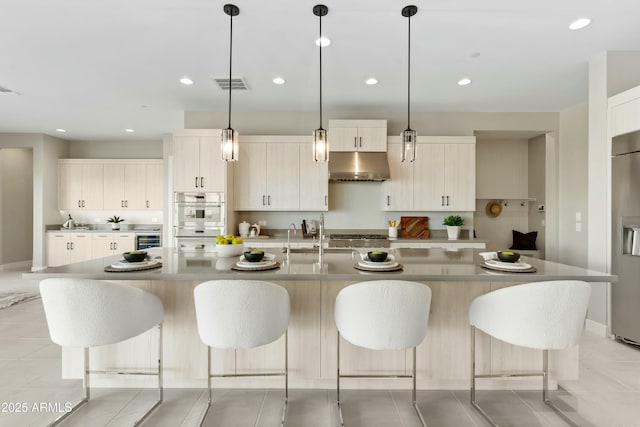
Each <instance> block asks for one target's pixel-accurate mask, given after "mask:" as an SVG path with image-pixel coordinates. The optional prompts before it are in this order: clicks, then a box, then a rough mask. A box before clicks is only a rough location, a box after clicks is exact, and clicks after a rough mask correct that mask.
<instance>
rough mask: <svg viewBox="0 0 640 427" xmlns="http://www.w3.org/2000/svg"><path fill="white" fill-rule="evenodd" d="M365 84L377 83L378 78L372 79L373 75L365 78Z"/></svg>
mask: <svg viewBox="0 0 640 427" xmlns="http://www.w3.org/2000/svg"><path fill="white" fill-rule="evenodd" d="M365 83H366V84H368V85H377V84H378V79H374V78H373V77H371V78H370V79H367V81H365Z"/></svg>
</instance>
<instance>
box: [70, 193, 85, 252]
mask: <svg viewBox="0 0 640 427" xmlns="http://www.w3.org/2000/svg"><path fill="white" fill-rule="evenodd" d="M82 207H83V208H84V200H83V201H82ZM71 247H72V248H73V245H71Z"/></svg>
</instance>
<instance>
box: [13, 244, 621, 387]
mask: <svg viewBox="0 0 640 427" xmlns="http://www.w3.org/2000/svg"><path fill="white" fill-rule="evenodd" d="M478 252H479V251H478V250H473V249H461V250H457V251H447V250H443V249H392V250H390V253H391V254H393V255H394V256H395V258H396V260H397V261H399V262H400V263H401V264H402V265H403V266H404V269H403V271H399V272H386V273H383V272H374V273H371V272H363V271H359V270H356V269H354V268H353V266H354V264H355V263H356V262H357V261H358V260H359V259H360V258H359V257H360V255H359V253H358V252H357V251H347V252H342V253H330V252H327V253H325V255H324V261H325V262H324V264H323V265H322V266H319V265H318V264H317V258H318V256H317V254H316V253H300V254H298V253H294V254H292V255H291V257H290V260H289V262H287V260H286V255H285V254H283V253H277V252H276V251H272V253H273V254H274V255H276V258H277V259H278V260H279V261H280V263H281V266H280V268H279V269H277V270H271V271H260V272H258V271H256V272H237V271H233V270H231V266H232V265H233V264H234V263H235V261H236V260H237V258H235V257H234V258H218V257H217V256H216V254H215V253H205V252H191V253H189V252H178V251H176V250H174V249H172V248H162V249H154V250H149V254H150V255H151V256H152V257H161V260H162V263H163V266H162V268H159V269H156V270H148V271H137V272H118V273H106V272H104V267H105V266H106V265H109V264H110V263H113V262H115V261H117V260H118V257H110V258H102V259H99V260H91V261H86V262H82V263H77V264H71V265H67V266H62V267H56V268H49V269H46V270H43V271H39V272H34V273H29V274H25V278H29V279H44V278H49V277H75V278H91V279H98V280H110V281H118V282H122V283H126V284H129V285H132V286H136V287H140V288H142V289H145V290H148V291H150V292H152V293H154V294H156V295H158V296H159V297H160V298H161V299H162V301H163V304H164V309H165V322H164V352H163V354H164V361H163V363H164V379H165V385H166V386H167V387H205V386H206V366H207V360H206V354H207V352H206V347H205V346H204V344H202V343H201V342H200V339H199V337H198V333H197V328H196V319H195V310H194V304H193V289H194V287H195V286H197V285H198V284H199V283H201V282H203V281H206V280H212V279H232V280H237V279H257V280H266V281H271V282H275V283H278V284H280V285H282V286H284V287H285V288H286V289H287V290H288V291H289V294H290V296H291V317H290V325H289V368H290V386H291V387H293V388H333V387H334V386H335V372H336V328H335V325H334V320H333V304H334V301H335V297H336V295H337V294H338V292H339V291H340V289H342V288H343V287H345V286H347V285H349V284H352V283H356V282H359V281H363V280H379V279H402V280H412V281H418V282H422V283H425V284H426V285H428V286H429V287H430V288H431V290H432V293H433V295H432V302H431V313H430V317H429V327H428V331H427V337H426V339H425V341H424V342H423V343H422V344H421V345H420V346H419V347H418V360H417V367H418V387H419V388H421V389H464V388H468V387H469V372H470V356H469V348H470V335H469V324H468V309H469V305H470V303H471V301H472V300H473V299H474V298H475V297H476V296H478V295H481V294H484V293H487V292H490V291H492V290H495V289H498V288H501V287H505V286H512V285H514V284H519V283H527V282H533V281H542V280H563V279H576V280H584V281H587V282H613V281H615V280H616V277H615V276H612V275H609V274H605V273H599V272H595V271H590V270H585V269H581V268H578V267H573V266H568V265H563V264H557V263H553V262H549V261H544V260H539V259H534V258H525V261H526V262H528V263H529V264H531V265H533V266H534V267H535V268H536V269H537V271H536V272H535V273H503V272H497V271H491V270H487V269H485V268H482V267H481V266H480V263H481V261H482V258H481V257H480V256H478ZM155 340H156V334H155V331H152V332H147V333H145V334H142V335H140V336H139V337H136V338H134V339H132V340H130V341H128V342H126V343H121V344H118V345H114V346H105V347H102V348H99V349H96V350H95V351H93V350H92V364H93V363H96V365H95V366H101V367H104V368H107V367H113V366H114V362H117V363H118V365H122V364H124V365H125V367H127V368H132V369H133V368H138V369H139V368H145V367H148V368H151V367H152V366H153V360H152V356H151V355H150V352H149V348H151V347H150V346H151V345H153V344H154V342H155ZM283 348H284V346H283V343H282V338H281V339H280V340H278V341H276V342H275V343H272V344H269V345H267V346H264V347H260V348H256V349H248V350H237V351H233V350H213V351H212V367H213V370H214V372H216V373H222V372H223V371H224V372H225V373H230V372H237V373H242V372H247V371H255V370H277V369H281V368H282V363H283V362H282V361H283V360H284V359H283ZM340 353H341V363H342V366H343V369H344V371H345V372H350V373H360V374H365V373H390V372H391V373H401V374H404V373H405V372H408V371H410V369H411V364H412V361H411V351H376V352H372V351H367V350H364V349H360V348H358V347H355V346H352V345H350V344H348V343H346V342H344V341H343V342H342V343H341V349H340ZM550 354H551V357H550V365H551V382H550V384H551V385H552V386H553V385H555V384H557V380H558V379H575V378H577V375H578V363H577V362H578V348H577V347H574V348H570V349H567V350H563V351H555V352H551V353H550ZM541 359H542V358H541V352H540V351H537V350H528V349H522V348H517V347H513V346H511V345H508V344H505V343H503V342H500V341H498V340H496V339H494V338H490V337H488V336H485V335H483V336H482V338H479V339H478V343H477V360H478V362H477V366H478V369H479V370H480V371H481V372H482V371H483V372H498V371H501V370H507V369H522V370H532V369H540V368H541ZM81 369H82V357H81V352H79V351H76V350H72V349H64V350H63V376H64V377H80V375H81ZM232 381H233V382H232ZM92 382H93V384H95V385H96V386H132V385H133V386H145V385H148V386H150V387H152V386H153V385H152V382H153V380H151V379H149V382H148V383H147V382H145V379H138V378H127V379H126V381H125V382H123V381H122V380H121V379H119V378H107V377H104V378H101V377H97V378H96V379H95V380H93V379H92ZM505 382H507V383H508V384H505ZM214 383H215V386H217V387H265V386H273V387H280V386H281V384H280V383H281V380H279V379H274V380H270V379H266V380H265V379H249V378H247V379H242V380H227V379H223V380H218V381H215V382H214ZM538 383H539V379H537V380H536V379H494V380H485V381H483V384H482V385H481V386H484V387H487V388H502V387H513V388H533V387H536V388H537V387H538ZM344 386H345V387H346V388H408V387H409V386H410V384H409V383H408V381H407V380H402V379H398V380H391V381H389V380H376V379H373V380H369V379H352V380H345V384H344Z"/></svg>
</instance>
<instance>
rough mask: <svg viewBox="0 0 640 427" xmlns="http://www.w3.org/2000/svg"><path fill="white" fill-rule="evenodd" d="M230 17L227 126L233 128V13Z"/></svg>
mask: <svg viewBox="0 0 640 427" xmlns="http://www.w3.org/2000/svg"><path fill="white" fill-rule="evenodd" d="M229 17H230V20H229V22H230V25H229V28H230V29H229V125H228V126H227V128H228V129H231V59H232V52H233V49H232V48H233V14H231V15H229Z"/></svg>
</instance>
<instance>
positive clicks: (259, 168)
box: [234, 136, 300, 210]
mask: <svg viewBox="0 0 640 427" xmlns="http://www.w3.org/2000/svg"><path fill="white" fill-rule="evenodd" d="M290 139H291V138H288V137H272V136H268V137H266V136H265V137H245V138H242V137H240V150H239V161H238V162H237V164H236V165H234V207H235V209H236V210H298V209H299V206H300V201H299V196H300V148H299V144H298V143H296V142H288V141H289V140H290ZM278 140H283V141H284V142H278Z"/></svg>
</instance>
